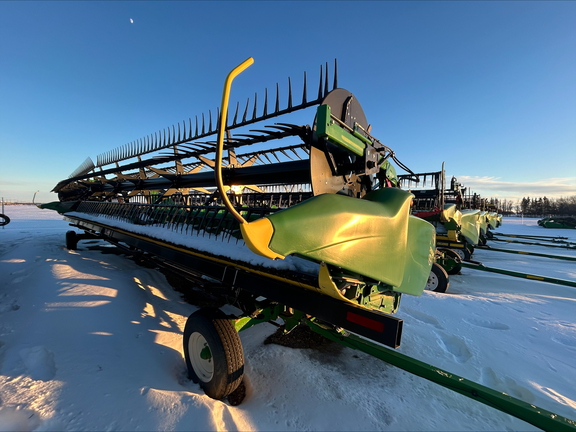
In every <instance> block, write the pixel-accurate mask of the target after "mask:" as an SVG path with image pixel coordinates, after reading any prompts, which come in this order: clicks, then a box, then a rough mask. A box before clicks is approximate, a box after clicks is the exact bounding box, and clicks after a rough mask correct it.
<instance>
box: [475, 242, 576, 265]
mask: <svg viewBox="0 0 576 432" xmlns="http://www.w3.org/2000/svg"><path fill="white" fill-rule="evenodd" d="M476 248H477V249H484V250H493V251H496V252H506V253H513V254H519V255H533V256H539V257H544V258H554V259H561V260H566V261H576V257H569V256H564V255H550V254H543V253H538V252H524V251H515V250H510V249H499V248H493V247H491V246H480V245H478V246H476Z"/></svg>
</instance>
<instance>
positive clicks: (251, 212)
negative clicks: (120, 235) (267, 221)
mask: <svg viewBox="0 0 576 432" xmlns="http://www.w3.org/2000/svg"><path fill="white" fill-rule="evenodd" d="M238 210H239V211H240V212H241V213H243V216H244V217H245V218H246V219H247V220H252V219H254V218H261V217H263V216H265V215H266V214H268V213H269V212H271V211H274V210H273V209H267V208H263V207H257V208H255V207H247V208H239V209H238ZM78 211H79V212H82V213H86V214H91V215H97V216H104V217H108V218H111V219H116V220H119V221H123V222H129V223H133V224H136V225H146V226H152V227H162V228H166V229H169V230H172V231H175V232H179V233H181V234H183V233H185V234H186V235H194V234H195V235H201V236H202V237H205V236H208V238H211V237H213V236H214V237H216V238H220V239H221V240H227V241H228V242H230V240H231V239H235V240H236V242H237V243H238V241H239V240H241V238H242V236H241V234H240V228H239V225H238V222H237V221H236V219H235V218H234V217H232V215H231V214H230V213H229V211H228V209H226V207H224V206H221V205H218V206H213V205H212V206H210V205H200V206H191V205H174V204H141V203H111V202H97V201H84V202H82V203H81V204H80V206H79V207H78Z"/></svg>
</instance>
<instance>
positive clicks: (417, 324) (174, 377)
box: [0, 206, 576, 431]
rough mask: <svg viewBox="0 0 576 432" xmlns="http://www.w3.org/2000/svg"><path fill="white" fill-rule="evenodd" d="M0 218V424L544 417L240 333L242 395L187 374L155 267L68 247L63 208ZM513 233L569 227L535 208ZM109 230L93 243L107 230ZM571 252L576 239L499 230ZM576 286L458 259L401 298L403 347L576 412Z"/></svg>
mask: <svg viewBox="0 0 576 432" xmlns="http://www.w3.org/2000/svg"><path fill="white" fill-rule="evenodd" d="M5 213H6V214H7V215H8V216H10V218H11V219H12V222H11V223H10V224H9V225H7V226H5V227H4V228H0V430H11V431H13V430H66V431H79V430H94V431H104V430H110V431H113V430H131V431H135V430H202V431H205V430H218V431H224V430H243V431H245V430H246V431H247V430H261V431H270V430H281V431H286V430H354V431H359V430H371V431H374V430H391V431H400V430H403V431H417V430H454V431H463V430H475V431H478V430H536V429H535V428H534V427H533V426H531V425H529V424H527V423H524V422H523V421H521V420H518V419H515V418H513V417H510V416H508V415H506V414H503V413H501V412H499V411H496V410H494V409H491V408H489V407H487V406H485V405H482V404H480V403H477V402H475V401H473V400H470V399H468V398H466V397H464V396H460V395H458V394H456V393H453V392H451V391H449V390H446V389H444V388H441V387H439V386H437V385H435V384H433V383H430V382H428V381H426V380H424V379H421V378H418V377H415V376H413V375H410V374H408V373H406V372H403V371H401V370H399V369H397V368H395V367H393V366H390V365H388V364H386V363H384V362H382V361H380V360H377V359H374V358H373V357H370V356H368V355H366V354H363V353H361V352H357V351H354V350H351V349H348V348H343V347H340V346H339V345H328V346H327V347H324V348H321V349H318V350H313V349H292V348H286V347H282V346H278V345H274V344H267V345H264V344H263V341H264V339H265V338H266V337H267V336H268V335H270V334H271V333H273V332H274V331H275V327H273V326H272V325H269V324H261V325H258V326H256V327H253V328H251V329H249V330H246V331H245V332H242V333H241V338H242V342H243V345H244V351H245V357H246V375H247V387H248V395H247V398H246V400H245V401H244V403H242V404H241V405H239V406H236V407H233V406H230V405H229V404H227V403H226V402H220V401H215V400H212V399H210V398H208V397H206V396H205V395H204V393H203V392H202V390H201V389H200V387H199V386H198V385H196V384H194V383H192V382H190V381H189V380H188V379H187V378H186V370H185V365H184V361H183V358H182V349H181V333H182V330H183V326H184V323H185V321H186V318H187V316H188V315H189V314H190V313H192V312H193V311H194V310H196V308H195V307H194V306H192V305H189V304H187V303H185V302H184V301H182V300H181V299H180V296H179V294H178V293H176V292H174V291H173V290H172V288H171V287H170V285H169V284H168V283H167V282H166V280H165V278H164V276H163V275H162V274H161V273H159V272H158V271H156V270H152V269H147V268H143V267H139V266H138V265H136V264H135V263H134V262H133V261H131V260H129V259H127V258H125V257H123V256H118V255H115V254H104V253H102V252H101V251H99V250H91V249H89V246H93V245H94V244H95V243H94V241H93V242H92V243H89V242H80V243H79V249H78V250H77V251H69V250H67V249H66V248H65V247H64V233H65V232H66V231H67V230H68V229H70V228H69V226H68V225H67V223H66V222H64V221H63V220H62V219H61V216H60V215H58V214H57V213H56V212H53V211H50V210H40V209H38V208H36V207H33V206H7V207H6V208H5ZM498 231H499V232H504V233H518V234H536V235H562V236H569V237H570V239H571V240H572V241H576V230H554V229H544V228H541V227H538V226H537V225H536V220H535V219H524V220H523V221H522V219H519V218H505V219H504V225H503V226H502V227H501V228H500V229H499V230H498ZM98 243H99V241H98ZM490 244H491V245H492V246H494V247H502V248H510V249H512V248H513V249H518V250H530V251H538V252H544V253H552V254H562V255H569V256H576V250H566V249H564V250H563V249H553V248H545V247H540V246H527V245H510V244H503V243H490ZM475 259H476V260H478V261H482V262H483V263H484V264H485V265H488V266H494V267H500V268H505V269H511V270H517V271H524V272H529V273H533V274H541V275H546V276H553V277H556V278H562V279H570V280H576V262H574V261H561V260H555V259H549V258H538V257H533V256H526V255H516V254H507V253H502V252H495V251H483V250H481V251H477V252H476V253H475ZM575 302H576V288H570V287H566V286H560V285H552V284H548V283H543V282H537V281H530V280H525V279H518V278H511V277H508V276H504V275H498V274H494V273H486V272H480V271H476V270H471V269H464V270H463V271H462V274H461V275H455V276H452V277H451V286H450V289H449V292H448V293H447V294H436V293H432V292H425V293H424V294H423V295H422V296H421V297H411V296H404V297H403V298H402V304H401V307H400V311H399V312H398V314H397V316H398V317H399V318H402V319H404V333H403V340H402V346H401V347H400V348H399V351H400V352H402V353H405V354H407V355H410V356H413V357H416V358H418V359H420V360H423V361H425V362H429V363H432V364H434V365H435V366H438V367H440V368H443V369H446V370H448V371H450V372H452V373H455V374H458V375H461V376H464V377H465V378H468V379H471V380H473V381H476V382H480V383H482V384H484V385H487V386H489V387H492V388H494V389H496V390H500V391H504V392H507V393H508V394H510V395H512V396H515V397H518V398H520V399H522V400H524V401H526V402H529V403H533V404H534V405H537V406H540V407H542V408H545V409H547V410H550V411H552V412H555V413H557V414H559V415H562V416H564V417H568V418H571V419H576V314H575V311H576V303H575Z"/></svg>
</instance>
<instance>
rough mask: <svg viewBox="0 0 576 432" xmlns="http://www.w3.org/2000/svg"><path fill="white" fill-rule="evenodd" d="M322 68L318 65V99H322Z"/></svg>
mask: <svg viewBox="0 0 576 432" xmlns="http://www.w3.org/2000/svg"><path fill="white" fill-rule="evenodd" d="M323 71H324V68H323V67H322V65H320V85H319V86H318V99H317V100H320V99H322V81H323V80H322V75H323Z"/></svg>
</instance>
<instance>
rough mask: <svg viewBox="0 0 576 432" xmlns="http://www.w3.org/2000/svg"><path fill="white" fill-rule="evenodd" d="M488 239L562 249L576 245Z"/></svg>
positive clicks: (496, 239) (573, 247)
mask: <svg viewBox="0 0 576 432" xmlns="http://www.w3.org/2000/svg"><path fill="white" fill-rule="evenodd" d="M488 240H492V241H498V242H503V243H519V244H525V245H531V246H546V247H555V248H564V249H576V246H570V245H569V244H566V245H557V244H556V245H554V244H545V243H534V242H526V241H521V240H504V239H499V238H497V237H492V238H490V239H488Z"/></svg>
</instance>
